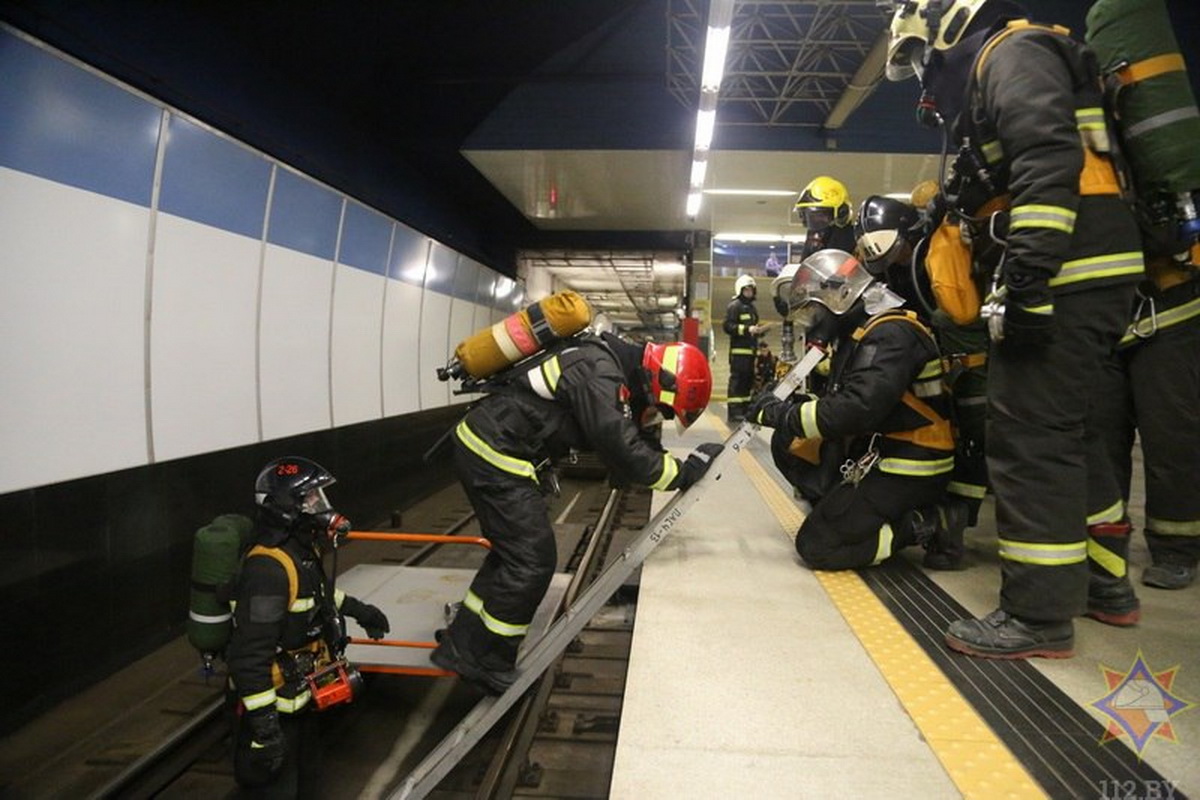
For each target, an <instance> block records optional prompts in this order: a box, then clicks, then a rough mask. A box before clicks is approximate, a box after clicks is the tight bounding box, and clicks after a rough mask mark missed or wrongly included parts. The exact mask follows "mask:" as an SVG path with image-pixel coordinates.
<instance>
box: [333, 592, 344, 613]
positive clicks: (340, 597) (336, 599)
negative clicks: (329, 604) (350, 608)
mask: <svg viewBox="0 0 1200 800" xmlns="http://www.w3.org/2000/svg"><path fill="white" fill-rule="evenodd" d="M344 602H346V593H345V592H343V591H342V590H341V589H334V590H333V605H334V607H335V608H341V607H342V603H344Z"/></svg>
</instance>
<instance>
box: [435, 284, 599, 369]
mask: <svg viewBox="0 0 1200 800" xmlns="http://www.w3.org/2000/svg"><path fill="white" fill-rule="evenodd" d="M591 321H592V308H591V306H589V305H588V302H587V300H585V299H584V298H583V297H582V296H581V295H579V294H577V293H576V292H573V291H571V290H569V289H568V290H566V291H562V292H557V293H555V294H552V295H550V296H549V297H546V298H544V299H542V300H539V301H538V302H536V303H534V304H532V305H529V306H526V307H525V308H523V309H521V310H520V311H517V312H515V313H513V314H510V315H509V316H507V317H505V318H504V319H502V320H500V321H499V322H497V323H496V324H495V325H492V326H491V327H490V328H484V329H483V330H481V331H478V332H477V333H474V334H472V335H471V336H469V337H467V338H466V339H464V340H463V341H462V342H460V343H459V345H458V347H456V348H455V349H454V358H453V360H452V361H451V362H450V364H449V365H448V366H447V367H445V368H444V369H441V370H438V377H439V378H441V379H442V380H446V379H448V378H452V377H453V378H458V377H462V376H463V375H464V374H465V375H470V376H471V377H473V378H486V377H488V376H490V375H494V374H496V373H497V372H499V371H500V370H502V369H504V368H505V367H508V366H511V365H512V364H515V363H517V362H518V361H520V360H522V359H524V358H528V357H529V356H531V355H533V354H534V353H536V352H538V351H539V350H543V349H545V348H546V347H547V346H548V345H550V344H553V343H554V342H556V341H558V340H559V339H563V338H565V337H567V336H572V335H574V334H576V333H579V332H580V331H582V330H583V329H584V328H586V327H587V326H588V325H589V324H591Z"/></svg>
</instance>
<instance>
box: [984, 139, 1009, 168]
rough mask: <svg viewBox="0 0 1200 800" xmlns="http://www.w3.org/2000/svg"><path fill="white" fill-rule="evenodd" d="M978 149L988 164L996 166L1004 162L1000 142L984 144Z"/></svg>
mask: <svg viewBox="0 0 1200 800" xmlns="http://www.w3.org/2000/svg"><path fill="white" fill-rule="evenodd" d="M979 149H980V150H982V151H983V158H984V160H985V161H987V162H988V163H989V164H997V163H999V162H1000V161H1002V160H1004V148H1002V147H1001V146H1000V142H984V143H983V144H981V145H980V146H979Z"/></svg>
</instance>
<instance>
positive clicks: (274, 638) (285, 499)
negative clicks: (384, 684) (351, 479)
mask: <svg viewBox="0 0 1200 800" xmlns="http://www.w3.org/2000/svg"><path fill="white" fill-rule="evenodd" d="M333 482H334V477H333V475H331V474H330V473H329V472H328V471H327V470H325V469H324V468H323V467H321V466H320V465H319V464H316V463H315V462H313V461H310V460H308V459H307V458H299V457H287V458H279V459H276V460H274V461H271V462H270V463H269V464H267V465H266V466H265V467H263V469H262V471H261V472H260V473H259V475H258V479H257V480H256V481H255V484H254V492H255V501H256V503H257V506H258V511H257V519H256V522H255V530H254V540H255V542H256V546H254V547H252V548H251V549H250V550H249V551H248V552H247V553H246V555H245V556H244V557H243V559H242V564H241V568H240V570H239V572H238V575H237V577H236V578H235V579H234V583H233V587H232V597H233V602H232V605H233V625H234V626H233V632H232V634H231V635H230V639H229V646H228V648H227V650H226V655H225V660H226V663H227V664H228V667H229V678H230V683H231V686H232V689H233V692H234V695H235V697H236V698H237V703H238V708H237V712H238V725H237V741H236V749H235V751H234V775H235V777H236V778H237V782H238V784H239V785H241V786H242V787H244V788H247V789H251V790H253V791H254V792H255V795H256V796H268V797H316V796H317V792H318V789H319V779H320V776H319V765H320V758H319V755H320V753H319V745H318V741H317V738H318V733H317V722H316V719H315V715H314V714H312V713H310V712H311V710H312V708H313V707H314V706H315V707H317V709H318V710H320V709H322V708H327V707H329V706H330V705H334V704H337V703H340V702H348V701H350V700H351V699H353V694H354V691H355V689H356V688H357V686H358V684H359V683H360V682H361V679H360V678H359V676H358V673H357V672H356V671H354V670H353V668H351V667H350V666H349V664H347V663H346V661H345V660H344V659H343V658H342V656H341V654H342V649H343V648H344V646H345V643H346V635H345V622H344V620H343V619H342V617H341V615H342V614H343V613H344V614H346V615H348V616H351V617H353V618H354V619H356V620H357V621H358V623H359V624H360V625H362V627H363V628H364V629H365V630H366V631H367V635H368V636H370V637H372V638H374V639H379V638H382V637H383V635H384V634H385V633H386V632H387V631H388V629H389V627H390V626H389V624H388V619H387V617H386V616H385V615H384V613H383V612H382V611H380V610H379V609H378V608H376V607H375V606H372V605H368V604H366V603H363V602H362V601H361V600H358V599H356V598H354V597H350V596H347V595H345V594H344V593H343V592H341V591H336V590H331V588H330V584H329V581H328V580H327V579H326V577H325V573H324V570H323V569H322V567H321V555H322V548H323V547H324V546H325V544H326V543H327V542H329V541H331V540H332V537H333V536H336V535H338V534H340V533H345V532H346V531H349V530H350V523H349V521H348V520H347V519H346V518H345V517H343V516H341V515H340V514H338V513H337V512H336V511H335V510H334V509H333V507H332V506H331V505H330V504H329V500H328V499H327V498H326V496H325V487H326V486H329V485H330V484H332V483H333Z"/></svg>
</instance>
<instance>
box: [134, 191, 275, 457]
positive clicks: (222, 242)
mask: <svg viewBox="0 0 1200 800" xmlns="http://www.w3.org/2000/svg"><path fill="white" fill-rule="evenodd" d="M261 253H262V244H261V243H260V242H259V241H257V240H254V239H249V238H247V237H245V236H239V235H238V234H236V233H229V232H226V231H222V230H218V229H216V228H212V227H209V226H207V225H201V224H199V223H196V222H192V221H191V220H186V219H181V218H179V217H175V216H171V215H169V214H159V216H158V224H157V229H156V234H155V247H154V294H153V297H154V301H153V312H152V316H151V324H150V356H151V357H150V375H151V385H150V397H151V400H152V411H153V417H152V418H153V421H154V427H153V433H154V456H155V459H156V460H159V461H164V460H167V459H171V458H181V457H183V456H190V455H196V454H197V453H205V452H208V451H211V450H219V449H223V448H226V447H236V446H239V445H242V444H245V443H246V442H252V441H255V440H257V438H258V395H257V373H256V371H255V352H254V351H255V342H256V331H255V328H256V324H257V320H258V275H259V261H260V259H261Z"/></svg>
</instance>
